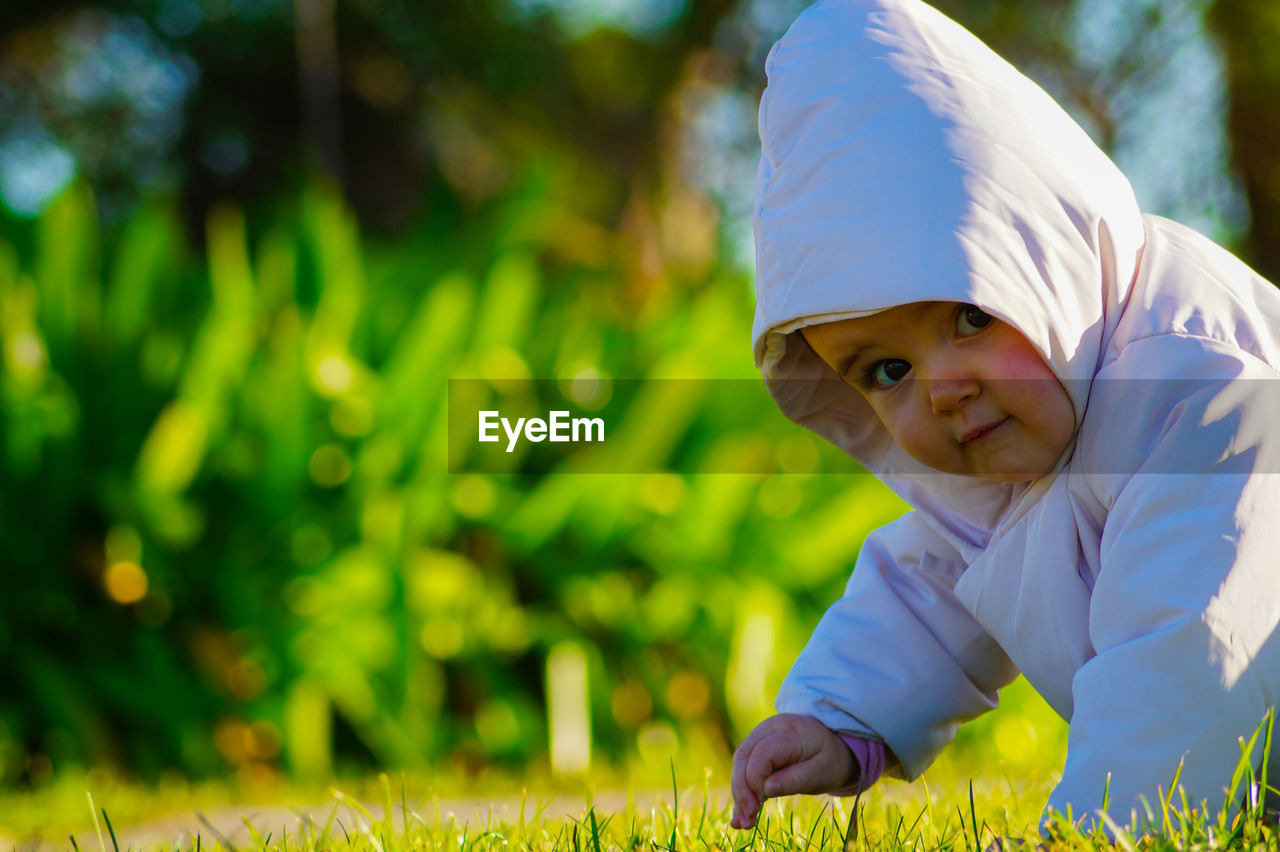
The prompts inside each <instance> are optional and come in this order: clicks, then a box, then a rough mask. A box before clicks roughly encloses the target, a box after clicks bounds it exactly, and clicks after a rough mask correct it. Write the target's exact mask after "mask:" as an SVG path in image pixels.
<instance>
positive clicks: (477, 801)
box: [0, 753, 1280, 852]
mask: <svg viewBox="0 0 1280 852" xmlns="http://www.w3.org/2000/svg"><path fill="white" fill-rule="evenodd" d="M961 756H962V753H959V754H949V755H948V756H945V757H944V758H943V759H942V760H941V761H939V763H938V764H937V765H935V766H934V767H933V768H932V769H931V770H930V771H929V772H928V773H926V775H925V777H924V778H922V779H921V780H919V781H917V782H915V783H913V784H906V783H903V782H897V781H884V782H881V783H880V784H878V785H877V786H876V787H875V789H874V790H873V791H871V792H869V793H867V794H865V795H863V796H861V797H859V798H858V799H856V800H855V799H832V798H830V797H826V796H816V797H811V796H796V797H790V798H786V799H776V800H771V801H769V802H767V803H766V804H765V807H764V810H763V812H762V815H761V819H760V821H759V824H758V825H757V827H756V828H755V829H753V830H750V831H736V830H733V829H730V828H729V817H730V812H731V801H730V798H729V794H728V789H727V784H728V777H729V776H728V769H727V767H719V768H704V769H702V770H701V771H692V770H690V769H687V768H685V769H676V768H674V767H672V766H670V765H669V766H668V768H667V772H666V778H665V783H664V784H663V785H662V786H655V785H656V784H657V782H658V781H659V779H660V778H661V777H662V775H663V773H661V772H659V771H658V769H657V767H648V768H647V769H644V770H641V771H638V772H634V771H633V772H617V771H615V772H611V771H608V770H602V771H598V772H595V773H593V774H592V775H591V776H590V777H579V778H578V779H576V780H566V779H563V778H560V779H556V778H553V777H551V776H550V775H547V774H543V773H544V772H545V770H534V773H533V774H532V775H528V774H522V775H517V774H505V775H499V774H496V773H490V774H487V775H483V776H482V775H474V774H473V775H470V776H467V775H466V774H461V775H458V776H457V777H453V778H446V777H444V776H438V777H436V778H434V779H429V778H424V777H420V778H413V777H409V776H401V777H400V778H397V779H394V780H393V779H391V778H389V777H388V776H387V775H381V776H378V777H368V778H359V779H348V780H347V781H344V782H341V783H339V784H337V785H312V786H307V785H300V784H297V783H293V782H289V783H284V782H277V783H272V784H264V783H257V784H254V783H251V782H242V783H239V784H233V783H224V784H210V785H185V784H183V783H180V782H178V781H177V780H176V779H175V780H174V781H173V782H172V783H169V784H162V785H156V786H142V785H131V784H126V783H122V782H111V781H110V779H108V778H107V777H106V776H102V775H95V774H89V775H82V776H79V777H66V778H63V779H60V780H59V781H58V782H56V783H54V784H51V785H49V786H47V787H46V788H44V789H43V790H41V791H38V792H33V793H28V794H23V795H17V794H13V793H9V794H5V795H3V796H0V813H3V814H4V818H5V820H7V821H8V823H9V824H8V825H5V826H4V829H5V831H7V832H8V833H9V834H10V835H11V836H13V837H15V838H26V837H33V836H39V837H41V838H43V839H44V840H45V841H55V842H60V843H61V842H64V841H66V839H67V837H68V835H69V834H74V836H75V841H73V842H75V844H76V846H77V847H78V849H79V850H80V852H90V850H95V852H115V851H116V849H126V848H128V847H132V848H134V849H135V850H137V852H146V850H148V849H153V848H154V849H159V848H198V849H202V850H203V849H214V850H216V849H228V850H235V852H248V850H299V852H321V850H347V849H350V850H362V852H363V850H370V852H397V850H431V852H514V850H520V851H521V852H675V850H689V852H782V850H797V852H809V850H812V852H819V850H840V852H846V850H847V852H852V850H865V852H905V851H906V850H913V852H915V850H940V852H968V850H975V852H984V850H993V849H998V848H1000V847H998V846H995V845H994V844H996V843H997V841H999V842H1000V843H1001V844H1003V847H1004V848H1005V849H1008V848H1012V847H1013V846H1014V845H1016V844H1015V843H1014V841H1019V842H1023V843H1027V844H1028V845H1029V846H1031V847H1034V846H1036V845H1039V846H1041V847H1042V848H1046V849H1054V850H1056V849H1072V850H1104V849H1105V850H1111V849H1121V850H1125V852H1135V850H1144V852H1146V850H1151V852H1164V850H1177V852H1193V850H1205V852H1209V850H1217V849H1241V850H1246V849H1247V850H1255V849H1256V850H1263V849H1267V850H1270V849H1280V835H1278V832H1277V829H1276V822H1275V817H1274V816H1272V817H1265V816H1264V815H1263V812H1262V809H1261V807H1260V806H1259V804H1258V803H1259V800H1260V799H1261V796H1260V791H1258V790H1257V788H1256V786H1255V779H1254V778H1253V777H1252V774H1251V773H1250V771H1249V770H1248V766H1247V764H1246V763H1245V762H1244V761H1242V763H1241V771H1240V772H1239V773H1237V777H1236V778H1234V779H1233V780H1232V784H1233V791H1232V794H1231V796H1230V797H1229V800H1230V801H1234V802H1240V801H1243V802H1244V807H1243V809H1241V810H1239V812H1232V813H1228V812H1222V813H1216V814H1215V813H1208V812H1206V811H1204V810H1196V809H1195V807H1194V805H1192V804H1190V803H1187V802H1186V801H1185V800H1180V799H1179V797H1178V796H1169V797H1166V798H1165V799H1164V800H1162V801H1157V802H1155V803H1154V804H1153V805H1152V806H1151V807H1150V808H1149V809H1148V812H1147V813H1146V814H1145V815H1139V818H1140V819H1143V820H1144V821H1145V823H1146V824H1147V825H1148V826H1150V828H1149V829H1148V830H1147V831H1146V832H1145V833H1143V832H1140V831H1137V830H1133V829H1126V828H1124V827H1121V826H1118V825H1116V824H1114V823H1110V822H1108V823H1107V824H1106V830H1104V829H1103V828H1101V827H1099V828H1097V829H1093V830H1091V831H1089V832H1083V833H1082V832H1081V831H1078V830H1076V829H1074V828H1073V827H1071V826H1070V825H1069V824H1067V823H1065V821H1059V822H1057V823H1055V824H1051V825H1050V826H1049V828H1048V829H1047V830H1046V831H1047V833H1046V834H1042V833H1041V830H1040V817H1041V807H1042V806H1043V802H1044V801H1045V799H1046V797H1047V796H1048V793H1049V791H1050V789H1051V788H1052V786H1053V784H1054V783H1055V782H1056V780H1057V775H1056V774H1055V773H1054V772H1051V771H1048V770H1047V769H1044V770H1041V771H1032V772H1027V771H1025V770H1023V771H1019V772H1014V771H1012V770H1010V769H1008V768H1007V767H1002V766H1000V765H999V762H998V761H992V762H990V763H987V764H986V765H984V766H982V767H981V768H982V769H983V770H984V771H985V774H984V775H982V776H981V777H978V778H974V777H972V776H971V775H970V774H969V770H972V769H974V768H975V767H974V766H973V765H972V763H970V762H969V761H966V760H962V759H958V758H960V757H961ZM86 785H88V787H90V788H91V787H93V786H94V785H98V786H99V789H98V790H97V792H96V793H95V791H94V790H93V789H87V788H86ZM237 802H239V803H241V804H251V805H252V806H253V807H254V808H256V809H259V810H260V809H262V808H264V807H266V806H268V805H271V804H277V805H279V804H285V803H289V804H292V805H295V806H297V807H295V808H294V809H293V810H292V811H291V812H290V813H291V815H290V816H289V817H288V818H287V819H284V820H282V819H281V818H280V816H279V813H280V811H276V812H274V814H275V815H274V816H272V817H270V818H269V819H258V820H257V821H256V822H255V821H254V820H253V819H248V820H243V821H239V820H238V821H237V825H236V829H235V833H234V835H233V836H228V834H230V833H231V831H230V829H227V828H225V825H226V823H225V821H224V822H223V825H224V828H222V829H219V828H217V827H215V826H214V825H213V824H212V823H211V822H209V821H206V820H204V818H203V817H202V816H201V817H197V816H196V815H197V814H198V813H205V812H214V811H216V810H218V809H219V808H222V807H225V806H228V805H232V804H234V803H237ZM181 812H185V813H186V814H187V816H188V817H189V819H188V820H187V824H188V825H189V827H188V828H185V829H183V828H174V829H172V830H171V831H170V834H169V835H168V837H169V839H168V840H166V841H164V842H159V843H157V842H156V841H154V840H150V841H146V842H141V841H137V840H136V839H135V837H136V834H135V832H134V830H133V829H131V828H130V826H131V825H133V824H135V823H138V822H140V821H144V820H146V819H150V818H154V817H155V816H157V815H160V814H164V813H168V814H175V813H181ZM246 813H247V814H252V813H253V811H252V810H246ZM15 816H18V817H19V819H20V820H21V822H17V823H15V822H14V817H15ZM223 832H228V833H227V834H224V833H223ZM99 838H101V839H100V840H99ZM175 844H177V846H176V847H175Z"/></svg>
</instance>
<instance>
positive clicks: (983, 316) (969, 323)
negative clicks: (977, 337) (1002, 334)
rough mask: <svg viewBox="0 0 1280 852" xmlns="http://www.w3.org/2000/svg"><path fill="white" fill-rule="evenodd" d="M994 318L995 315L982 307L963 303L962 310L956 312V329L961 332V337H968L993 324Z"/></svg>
mask: <svg viewBox="0 0 1280 852" xmlns="http://www.w3.org/2000/svg"><path fill="white" fill-rule="evenodd" d="M992 319H994V317H992V316H991V314H989V313H987V312H986V311H984V310H982V309H981V308H978V307H974V306H973V305H962V306H961V308H960V310H958V311H957V312H956V331H957V332H959V334H960V336H961V337H968V336H969V335H971V334H977V333H978V332H980V331H982V330H983V329H984V328H986V327H987V326H989V325H991V320H992Z"/></svg>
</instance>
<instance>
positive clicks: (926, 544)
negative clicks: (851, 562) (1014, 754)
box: [775, 513, 1018, 779]
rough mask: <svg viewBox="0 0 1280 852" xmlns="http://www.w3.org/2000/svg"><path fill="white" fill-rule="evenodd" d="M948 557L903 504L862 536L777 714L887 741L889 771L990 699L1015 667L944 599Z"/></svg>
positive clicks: (912, 772) (958, 567) (925, 758)
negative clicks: (901, 511) (839, 592)
mask: <svg viewBox="0 0 1280 852" xmlns="http://www.w3.org/2000/svg"><path fill="white" fill-rule="evenodd" d="M963 570H964V563H963V562H962V561H961V559H960V556H959V554H958V553H956V551H955V550H954V549H953V548H952V547H951V545H950V544H949V543H948V542H947V541H946V540H945V539H943V538H942V537H941V536H940V535H939V534H938V533H937V532H936V531H934V530H933V529H932V528H931V527H930V526H929V525H928V524H927V523H926V522H925V521H924V520H923V519H922V518H921V517H919V516H918V515H916V514H915V513H911V514H908V515H906V516H904V517H902V518H900V519H899V520H897V521H895V522H894V523H892V524H890V525H888V526H886V527H882V528H880V529H878V530H876V531H875V532H873V533H872V534H871V535H870V536H868V537H867V540H866V542H865V544H864V545H863V547H862V552H861V553H860V554H859V556H858V562H857V566H856V567H855V568H854V571H853V576H852V577H851V579H850V580H849V584H848V587H847V588H846V589H845V594H844V596H843V597H841V598H840V599H839V600H837V601H836V602H835V603H834V604H832V605H831V607H830V608H829V609H828V610H827V612H826V614H825V615H823V617H822V620H821V621H820V622H819V623H818V626H817V627H816V628H815V629H814V632H813V636H812V637H811V638H810V639H809V642H808V644H807V645H806V646H805V649H804V650H803V651H802V652H801V654H800V657H799V658H798V659H797V660H796V662H795V664H794V665H793V666H792V667H791V671H790V672H789V673H788V674H787V677H786V679H785V680H784V681H783V684H782V688H781V689H780V690H779V692H778V697H777V700H776V702H775V707H776V709H777V710H778V711H779V712H781V713H794V714H800V715H804V716H812V717H813V718H815V719H817V720H818V721H819V722H821V723H822V724H823V725H824V726H826V727H827V728H829V729H830V730H832V731H836V732H838V733H843V734H852V735H856V736H864V737H867V738H869V739H873V740H878V741H881V742H883V743H884V744H885V746H887V747H888V749H889V751H890V752H891V754H892V758H893V763H892V765H891V766H889V767H887V770H889V771H890V772H891V774H895V775H898V776H900V777H905V778H908V779H910V778H914V777H916V776H917V775H919V774H920V772H922V771H923V770H924V768H925V767H927V766H928V765H929V763H931V762H932V761H933V759H934V757H935V756H936V755H937V753H938V752H939V751H940V750H941V749H942V748H943V746H945V745H946V744H947V743H948V742H950V740H951V738H952V737H953V735H954V734H955V731H956V729H957V727H958V726H959V724H960V722H961V721H963V720H964V719H968V718H972V717H974V716H977V715H980V714H981V713H984V712H986V711H987V710H990V709H991V708H992V707H994V706H995V700H996V691H997V690H998V689H999V688H1000V687H1001V686H1004V685H1005V684H1006V683H1008V682H1009V681H1011V680H1013V678H1014V677H1016V676H1017V674H1018V672H1017V669H1016V668H1014V666H1013V664H1012V663H1011V662H1010V661H1009V658H1008V657H1007V656H1006V655H1005V653H1004V651H1003V650H1002V649H1001V648H1000V646H999V645H997V644H996V642H995V640H993V639H992V638H991V636H990V635H989V634H987V632H986V631H985V630H983V628H982V627H981V625H979V624H978V623H977V622H976V621H975V620H974V618H973V616H972V615H971V614H970V613H969V611H968V610H966V609H965V608H964V606H963V605H961V604H960V602H959V601H958V600H957V599H956V597H955V593H954V586H955V582H956V578H957V577H959V576H960V574H961V572H962V571H963Z"/></svg>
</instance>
